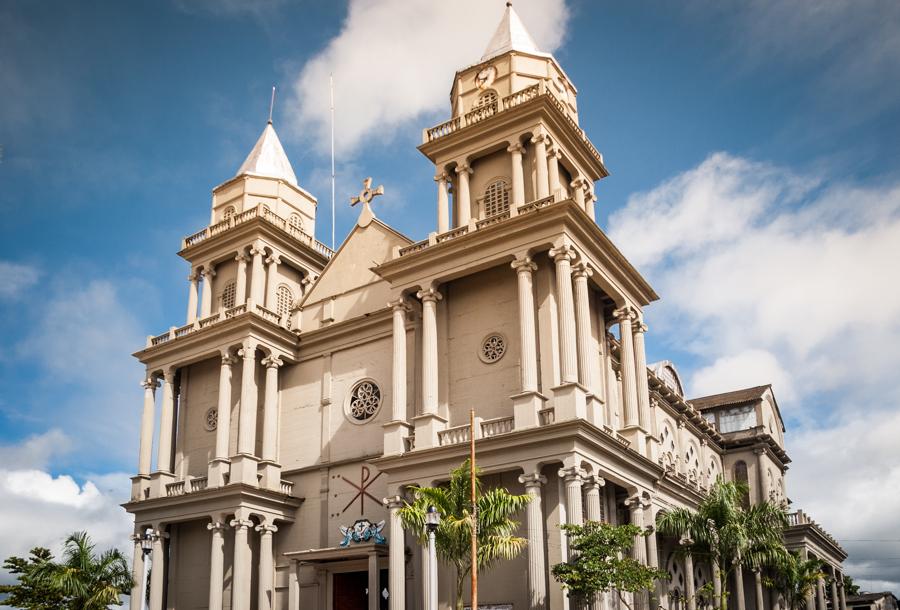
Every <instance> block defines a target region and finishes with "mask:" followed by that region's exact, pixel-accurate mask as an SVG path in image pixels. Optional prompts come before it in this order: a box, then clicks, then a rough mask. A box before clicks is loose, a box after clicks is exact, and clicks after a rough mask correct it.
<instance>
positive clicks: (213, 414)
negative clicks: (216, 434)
mask: <svg viewBox="0 0 900 610" xmlns="http://www.w3.org/2000/svg"><path fill="white" fill-rule="evenodd" d="M203 419H204V421H205V422H206V429H207V430H209V431H210V432H212V431H213V430H215V429H216V427H217V426H218V425H219V411H218V410H217V409H210V410H209V411H207V412H206V415H204V416H203Z"/></svg>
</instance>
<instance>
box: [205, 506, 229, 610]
mask: <svg viewBox="0 0 900 610" xmlns="http://www.w3.org/2000/svg"><path fill="white" fill-rule="evenodd" d="M225 528H226V526H225V524H224V523H222V522H220V521H215V520H214V521H213V522H212V523H207V524H206V529H208V530H209V531H210V533H211V536H210V539H211V540H210V544H211V546H210V553H209V610H222V596H223V595H224V591H225Z"/></svg>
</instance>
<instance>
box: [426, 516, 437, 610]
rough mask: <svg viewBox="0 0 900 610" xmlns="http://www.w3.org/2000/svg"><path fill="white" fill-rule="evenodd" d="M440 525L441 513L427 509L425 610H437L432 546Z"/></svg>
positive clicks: (435, 575) (435, 573) (435, 555)
mask: <svg viewBox="0 0 900 610" xmlns="http://www.w3.org/2000/svg"><path fill="white" fill-rule="evenodd" d="M440 525H441V513H439V512H438V510H437V509H436V508H435V507H433V506H429V507H428V512H427V513H426V514H425V526H426V527H427V528H428V599H427V600H426V601H427V605H428V607H427V610H437V607H438V576H437V550H436V549H435V545H434V535H435V532H437V529H438V527H439V526H440Z"/></svg>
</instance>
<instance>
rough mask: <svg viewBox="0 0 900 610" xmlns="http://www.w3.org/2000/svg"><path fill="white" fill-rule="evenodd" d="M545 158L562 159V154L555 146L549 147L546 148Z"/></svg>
mask: <svg viewBox="0 0 900 610" xmlns="http://www.w3.org/2000/svg"><path fill="white" fill-rule="evenodd" d="M547 158H548V159H562V152H561V151H560V150H559V148H558V147H556V146H550V147H548V148H547Z"/></svg>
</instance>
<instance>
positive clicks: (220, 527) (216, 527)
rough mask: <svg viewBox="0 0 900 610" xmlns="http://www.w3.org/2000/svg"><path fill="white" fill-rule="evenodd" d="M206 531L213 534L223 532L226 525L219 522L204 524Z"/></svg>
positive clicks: (226, 527)
mask: <svg viewBox="0 0 900 610" xmlns="http://www.w3.org/2000/svg"><path fill="white" fill-rule="evenodd" d="M206 529H208V530H209V531H211V532H213V533H215V532H224V531H225V530H226V529H228V525H227V524H226V523H222V522H221V521H213V522H212V523H207V524H206Z"/></svg>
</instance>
